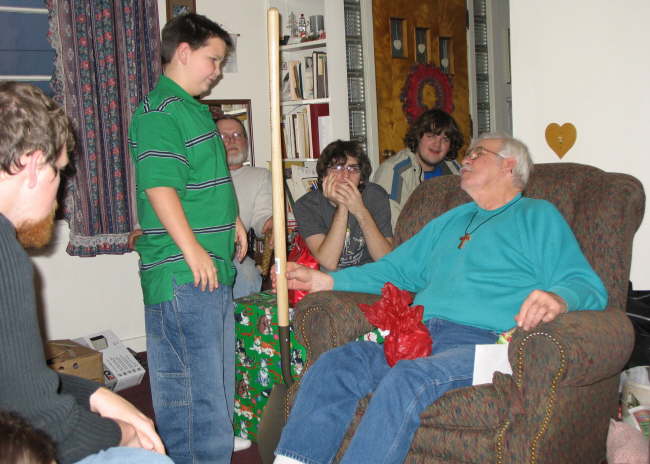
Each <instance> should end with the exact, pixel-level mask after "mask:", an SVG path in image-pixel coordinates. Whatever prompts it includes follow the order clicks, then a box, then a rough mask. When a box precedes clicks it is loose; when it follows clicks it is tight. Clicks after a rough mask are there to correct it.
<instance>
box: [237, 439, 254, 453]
mask: <svg viewBox="0 0 650 464" xmlns="http://www.w3.org/2000/svg"><path fill="white" fill-rule="evenodd" d="M251 445H252V443H251V441H250V440H246V439H245V438H240V437H235V449H234V451H235V453H236V452H237V451H242V450H245V449H248V448H250V447H251Z"/></svg>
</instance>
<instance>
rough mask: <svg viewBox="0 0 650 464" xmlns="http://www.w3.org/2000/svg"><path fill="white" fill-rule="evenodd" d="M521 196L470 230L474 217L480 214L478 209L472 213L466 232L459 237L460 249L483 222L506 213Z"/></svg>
mask: <svg viewBox="0 0 650 464" xmlns="http://www.w3.org/2000/svg"><path fill="white" fill-rule="evenodd" d="M521 198H522V197H519V198H517V199H516V200H515V201H513V202H512V203H510V204H509V205H508V206H506V207H505V208H503V209H502V210H501V211H499V212H498V213H495V214H493V215H492V216H490V217H489V218H487V219H485V220H484V221H483V222H481V223H480V224H479V225H477V226H476V227H474V228H473V229H472V230H471V231H470V230H469V227H470V226H471V225H472V222H474V218H475V217H476V215H477V214H478V210H476V211H474V214H473V215H472V218H471V219H470V220H469V222H468V223H467V227H465V233H464V234H463V236H462V237H460V238H459V239H458V240H460V243H459V244H458V249H459V250H460V249H461V248H463V246H464V245H465V242H467V241H469V240H470V239H471V238H472V234H473V233H474V232H476V231H477V230H478V228H479V227H481V226H482V225H483V224H485V223H486V222H488V221H490V220H492V219H494V218H495V217H497V216H498V215H499V214H501V213H505V212H506V211H508V209H510V207H511V206H512V205H514V204H515V203H517V202H518V201H519V200H521Z"/></svg>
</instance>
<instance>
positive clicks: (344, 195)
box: [294, 140, 393, 271]
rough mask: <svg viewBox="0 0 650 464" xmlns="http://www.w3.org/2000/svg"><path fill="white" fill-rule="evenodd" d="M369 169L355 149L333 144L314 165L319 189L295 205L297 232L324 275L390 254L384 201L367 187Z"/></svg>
mask: <svg viewBox="0 0 650 464" xmlns="http://www.w3.org/2000/svg"><path fill="white" fill-rule="evenodd" d="M371 169H372V168H371V166H370V160H369V159H368V157H367V156H366V155H365V154H364V153H363V152H362V151H361V149H360V147H359V144H357V143H356V142H345V141H342V140H337V141H335V142H332V143H330V144H329V145H328V146H327V147H325V149H324V150H323V152H322V153H321V156H320V158H319V159H318V164H317V165H316V170H317V172H318V185H319V189H318V190H315V191H312V192H309V193H307V194H305V195H304V196H303V197H301V198H300V199H299V200H298V201H297V202H296V206H295V209H294V213H295V216H296V221H297V222H298V230H299V232H300V234H301V235H302V236H303V238H304V239H305V241H306V243H307V246H308V247H309V250H310V251H311V253H312V254H313V255H314V257H315V258H316V260H317V261H318V262H319V264H320V265H321V267H322V268H323V269H325V270H329V271H334V270H336V269H343V268H346V267H349V266H357V265H360V264H365V263H370V262H372V261H376V260H378V259H379V258H381V257H382V256H384V255H385V254H386V253H388V252H389V251H390V250H391V249H392V237H393V233H392V229H391V223H390V206H389V204H388V195H387V194H386V191H385V190H384V189H383V188H382V187H380V186H379V185H377V184H373V183H371V182H368V179H369V177H370V173H371Z"/></svg>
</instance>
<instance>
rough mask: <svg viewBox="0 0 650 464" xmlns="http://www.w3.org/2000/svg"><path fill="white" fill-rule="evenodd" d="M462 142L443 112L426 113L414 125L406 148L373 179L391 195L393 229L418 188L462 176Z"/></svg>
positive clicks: (389, 160) (407, 136)
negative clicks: (430, 181)
mask: <svg viewBox="0 0 650 464" xmlns="http://www.w3.org/2000/svg"><path fill="white" fill-rule="evenodd" d="M463 140H464V139H463V134H462V133H461V132H460V129H459V128H458V124H456V121H455V120H454V118H452V117H451V116H450V115H449V114H447V113H445V112H444V111H443V110H439V109H433V110H429V111H425V112H424V113H422V115H420V117H419V118H417V119H416V120H415V121H414V122H413V124H411V126H410V127H409V129H408V131H407V132H406V136H405V137H404V143H405V144H406V148H404V149H403V150H401V151H400V152H399V153H397V154H396V155H394V156H391V157H390V158H388V159H387V160H385V161H384V162H383V163H381V165H380V166H379V168H378V169H377V172H376V173H375V177H374V178H373V182H376V183H377V184H379V185H381V186H382V187H384V189H386V191H387V192H388V196H389V197H390V208H391V216H392V223H393V228H395V223H396V222H397V218H398V216H399V214H400V212H401V211H402V207H403V206H404V204H405V203H406V200H408V199H409V197H410V196H411V194H412V193H413V191H414V190H415V189H416V188H417V186H418V185H420V184H421V183H422V182H423V181H425V180H427V179H431V178H433V177H438V176H445V175H448V174H455V175H458V174H459V173H460V164H458V162H457V161H456V157H457V156H458V150H460V148H461V147H462V146H463Z"/></svg>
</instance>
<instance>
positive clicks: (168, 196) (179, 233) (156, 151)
mask: <svg viewBox="0 0 650 464" xmlns="http://www.w3.org/2000/svg"><path fill="white" fill-rule="evenodd" d="M230 46H231V41H230V37H229V35H228V33H227V32H226V31H224V30H223V29H222V28H221V27H219V26H218V25H217V24H216V23H214V22H213V21H211V20H209V19H208V18H206V17H204V16H200V15H196V14H187V15H182V16H177V17H176V18H174V19H172V20H171V21H169V22H168V23H167V24H166V25H165V27H164V28H163V31H162V60H163V70H164V75H163V76H161V77H160V81H159V82H158V85H157V86H156V88H155V89H154V90H153V91H152V92H151V93H150V94H149V95H148V96H147V97H145V99H144V101H143V102H142V103H141V104H140V106H139V107H138V109H137V110H136V111H135V114H134V116H133V120H132V122H131V127H130V130H129V138H130V148H131V156H132V157H133V161H134V164H135V170H136V187H137V206H138V218H139V223H140V225H141V227H142V236H141V237H140V238H139V239H138V241H137V243H136V246H135V247H136V250H137V251H138V253H139V254H140V280H141V284H142V291H143V294H144V305H145V326H146V331H147V355H148V361H149V368H150V375H151V390H152V397H153V405H154V410H155V412H156V422H157V425H158V430H159V431H160V435H161V437H162V439H163V441H164V443H165V446H166V447H167V451H168V453H169V456H170V457H171V458H172V459H173V460H174V462H175V463H176V464H184V463H196V462H210V463H224V464H225V463H230V457H231V454H232V450H233V429H232V416H233V403H234V385H235V378H234V376H235V374H234V362H235V356H234V353H235V334H234V316H233V302H232V284H233V280H234V277H235V270H234V266H233V264H232V259H233V256H234V254H235V241H236V240H237V242H238V243H239V245H240V247H239V252H238V255H237V257H236V259H239V260H241V259H242V258H243V257H244V256H245V254H246V247H247V244H246V232H245V230H244V227H243V225H242V224H241V221H240V220H239V218H238V216H237V200H236V198H235V190H234V188H233V185H232V180H231V178H230V174H229V172H228V165H227V162H226V154H225V150H224V146H223V143H222V141H221V138H220V137H219V134H218V132H217V130H216V127H215V124H214V121H213V120H212V118H211V116H210V113H209V111H208V107H207V106H206V105H203V104H202V103H200V102H199V101H197V100H196V98H195V97H198V96H202V95H205V94H207V93H208V92H209V91H210V89H211V88H212V87H213V86H214V85H216V83H217V81H218V79H219V77H220V75H221V65H222V62H223V60H224V58H225V56H226V54H227V52H228V48H229V47H230Z"/></svg>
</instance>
